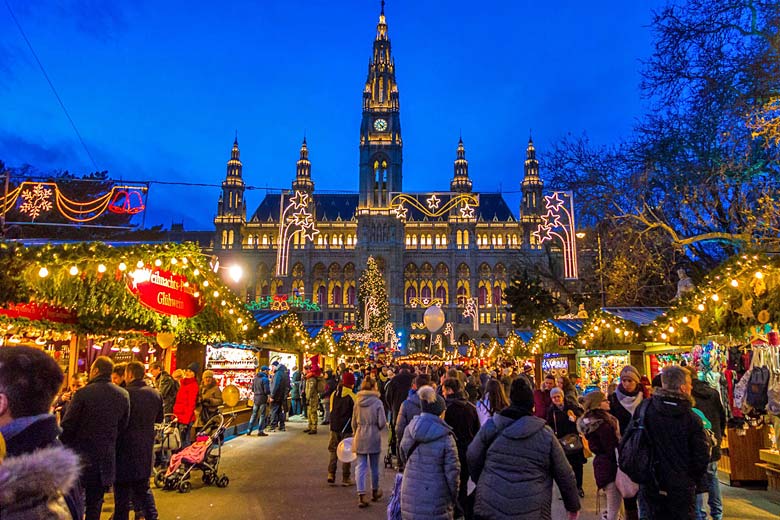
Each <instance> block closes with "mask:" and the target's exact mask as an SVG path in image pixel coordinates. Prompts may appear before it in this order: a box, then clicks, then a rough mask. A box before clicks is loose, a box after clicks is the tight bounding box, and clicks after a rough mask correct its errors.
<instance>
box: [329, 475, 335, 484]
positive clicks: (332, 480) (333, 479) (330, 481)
mask: <svg viewBox="0 0 780 520" xmlns="http://www.w3.org/2000/svg"><path fill="white" fill-rule="evenodd" d="M335 482H336V474H335V473H328V484H334V483H335Z"/></svg>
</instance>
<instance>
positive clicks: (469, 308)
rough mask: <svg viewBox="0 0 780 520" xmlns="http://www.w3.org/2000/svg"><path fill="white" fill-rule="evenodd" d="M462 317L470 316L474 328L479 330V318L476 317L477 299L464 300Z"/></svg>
mask: <svg viewBox="0 0 780 520" xmlns="http://www.w3.org/2000/svg"><path fill="white" fill-rule="evenodd" d="M463 317H464V318H471V320H472V322H473V324H474V330H479V320H478V319H477V299H476V298H469V299H468V300H466V308H465V309H463Z"/></svg>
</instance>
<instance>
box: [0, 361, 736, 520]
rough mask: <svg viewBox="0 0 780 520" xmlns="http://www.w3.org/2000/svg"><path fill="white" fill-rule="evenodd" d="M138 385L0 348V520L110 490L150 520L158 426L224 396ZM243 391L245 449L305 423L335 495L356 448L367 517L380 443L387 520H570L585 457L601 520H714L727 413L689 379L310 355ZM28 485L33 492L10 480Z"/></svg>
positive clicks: (126, 368)
mask: <svg viewBox="0 0 780 520" xmlns="http://www.w3.org/2000/svg"><path fill="white" fill-rule="evenodd" d="M149 372H150V374H151V376H152V377H151V379H148V376H147V374H146V368H145V367H144V365H143V364H141V363H139V362H131V363H128V364H125V365H115V364H114V363H113V362H112V361H111V360H110V359H108V358H106V357H98V358H97V359H96V360H95V362H94V363H93V364H92V366H91V367H90V372H89V374H88V377H84V376H78V375H77V376H74V377H72V378H71V379H70V381H68V385H67V386H66V387H65V388H64V389H62V386H63V382H64V381H63V373H62V370H61V369H60V367H59V366H58V365H57V363H56V362H55V361H54V360H53V359H52V358H51V357H49V356H48V355H47V354H46V353H44V352H42V351H40V350H37V349H33V348H26V347H15V348H4V349H0V460H1V459H2V458H3V455H4V454H5V455H6V460H5V461H4V462H3V463H2V464H0V508H2V511H3V518H4V519H5V518H11V519H16V518H19V519H21V518H73V519H82V518H86V519H87V520H98V519H99V518H100V513H101V510H102V503H103V497H104V494H105V493H106V491H107V490H108V488H109V487H110V486H113V488H114V500H115V510H114V519H116V520H122V519H126V518H128V516H129V512H130V511H131V510H135V511H136V517H137V518H138V517H143V518H145V519H147V520H153V519H156V518H157V516H158V515H157V511H156V506H155V502H154V496H153V494H152V492H151V489H150V486H149V476H150V474H151V472H152V464H153V443H154V436H155V424H156V423H160V422H161V421H163V418H164V417H165V415H168V416H169V417H171V418H174V417H175V420H176V421H177V422H178V425H179V428H180V432H181V439H182V444H183V445H186V444H187V442H188V439H189V436H190V431H191V430H192V428H193V427H194V426H198V425H202V424H204V423H206V422H208V421H209V419H211V417H213V416H214V414H216V413H218V410H219V407H220V406H221V405H222V394H221V392H220V391H219V388H218V386H217V384H216V382H215V380H214V374H213V373H211V371H209V370H206V371H204V372H203V373H202V374H201V378H200V381H198V379H197V374H198V372H199V367H198V365H197V364H196V363H193V364H191V365H189V366H187V367H186V368H185V369H183V370H176V371H174V373H173V374H172V375H171V374H168V373H167V372H166V371H165V370H164V369H163V368H162V366H160V364H158V363H152V364H151V365H150V366H149ZM252 390H253V394H254V395H253V397H254V399H253V403H252V414H251V418H250V420H249V424H248V428H247V432H246V433H247V434H249V435H251V434H253V433H254V432H255V431H257V435H260V436H265V435H268V433H267V432H270V431H284V430H285V429H286V426H285V424H286V420H287V416H288V414H292V415H301V416H303V417H305V420H307V427H306V429H305V430H303V431H304V432H305V433H307V434H309V435H316V434H317V432H318V428H319V427H322V426H326V427H327V428H328V430H329V434H330V438H329V442H328V450H329V452H330V459H329V462H328V468H327V482H328V483H329V484H330V485H337V482H336V475H337V472H338V466H339V457H338V447H339V444H340V443H341V442H342V441H344V440H345V439H348V438H350V437H351V438H352V444H351V450H352V452H353V453H354V454H355V456H356V459H355V461H354V463H350V462H341V479H340V480H341V482H340V484H341V485H343V486H350V487H351V486H355V488H356V491H357V502H358V506H359V507H360V508H366V507H369V506H370V505H371V504H372V503H374V502H378V501H380V500H381V499H382V497H383V493H382V488H381V486H380V475H381V474H380V470H379V466H380V459H381V455H382V452H383V451H384V447H383V442H382V432H383V430H385V429H387V430H388V435H387V437H388V445H387V448H386V452H387V456H386V457H385V464H386V465H392V466H394V467H395V468H396V469H397V470H398V475H399V476H398V477H397V479H398V482H396V490H395V491H394V494H393V496H392V497H391V500H390V504H389V505H390V506H391V507H389V508H388V510H389V511H396V513H397V514H396V515H395V517H396V518H403V519H418V518H420V519H423V518H425V519H429V518H436V519H438V518H441V519H451V518H467V519H471V518H474V519H496V518H521V519H522V518H529V519H531V518H533V519H547V518H551V511H552V501H553V500H554V498H555V497H558V499H560V500H562V504H563V506H564V508H565V510H566V511H567V515H568V518H570V519H574V518H578V515H579V510H580V508H581V501H580V500H581V498H583V497H584V496H585V491H584V490H583V472H584V466H585V465H586V464H587V462H588V461H589V460H592V468H593V470H592V471H593V474H594V477H595V481H596V485H597V487H598V489H599V493H600V494H603V495H604V497H605V499H606V500H605V501H604V502H605V503H606V518H607V519H608V520H616V519H618V518H620V517H621V514H622V515H624V516H623V517H624V518H626V519H627V520H631V519H640V518H641V519H648V520H661V519H663V520H667V519H671V520H674V519H706V518H707V512H706V509H709V517H710V518H712V519H716V520H719V519H721V518H722V515H723V508H722V503H721V498H720V490H719V484H718V480H717V477H716V468H717V460H718V458H719V457H720V449H719V445H720V440H721V438H722V436H723V433H724V429H725V420H724V410H723V407H722V405H721V404H720V399H719V396H718V393H717V391H716V390H715V389H713V388H711V387H710V386H709V385H708V384H707V383H706V382H705V381H700V380H698V379H697V377H696V372H695V371H693V370H690V369H688V368H687V367H678V366H671V367H667V368H665V369H664V371H663V374H662V375H661V376H659V377H657V378H655V379H654V380H653V382H652V383H651V382H650V381H649V380H648V379H647V378H646V377H644V376H642V375H641V374H640V372H639V371H638V370H637V369H636V368H634V367H632V366H625V367H624V368H623V369H622V371H621V372H620V377H619V379H618V380H617V381H616V383H615V385H614V387H611V388H610V391H609V392H608V393H607V394H604V393H602V392H600V391H598V390H596V391H591V392H588V393H587V394H584V393H583V391H582V388H581V386H580V384H579V380H578V379H577V378H576V377H574V376H572V377H557V378H556V377H554V376H553V375H545V376H544V378H543V379H542V383H541V385H539V387H537V386H536V385H535V384H534V378H533V370H532V369H531V367H530V366H524V367H519V366H497V367H495V368H494V369H488V368H479V367H452V366H449V367H448V366H418V367H412V366H409V365H406V364H402V365H399V366H392V365H390V366H389V365H381V364H377V365H369V366H360V365H353V366H347V365H345V364H341V365H339V366H338V367H337V368H336V369H335V370H323V369H322V368H321V367H320V364H319V358H317V357H315V358H313V359H311V360H309V362H308V364H306V365H305V366H304V367H303V369H302V370H300V371H299V370H298V369H297V367H292V371H290V370H288V369H287V367H285V366H284V365H283V364H281V363H279V362H278V361H275V362H274V363H272V364H271V366H270V367H269V366H262V367H260V369H259V370H258V372H257V375H256V377H255V380H254V382H253V388H252ZM638 423H641V425H642V427H643V428H644V430H643V431H644V433H646V435H647V438H648V439H649V448H648V449H650V450H651V458H650V460H652V464H650V466H649V467H648V468H647V472H648V475H649V476H648V477H647V478H644V476H643V477H642V478H641V479H639V480H641V482H638V483H637V484H638V486H637V488H638V493H633V494H632V493H626V492H625V490H624V489H623V487H625V486H623V487H621V486H620V484H619V481H620V478H621V465H620V464H619V460H620V458H621V457H625V456H628V457H631V456H633V455H634V454H633V453H632V452H630V451H629V449H628V448H625V447H623V445H622V443H621V439H622V438H624V437H626V438H628V437H630V436H631V435H632V434H635V431H637V426H638ZM255 428H256V430H255ZM591 457H592V459H591ZM52 460H53V461H57V465H56V467H53V466H52V465H51V464H48V463H47V461H52ZM353 465H354V466H355V468H354V480H353V479H352V473H353V472H352V466H353ZM10 471H14V472H16V478H15V479H12V480H8V475H9V472H10ZM25 472H27V473H28V474H29V475H28V476H29V478H24V477H22V478H19V474H20V473H21V474H22V475H23V476H24V475H25ZM623 476H625V475H623ZM4 478H6V480H5V481H4V480H3V479H4ZM9 482H10V484H9ZM22 482H23V483H24V484H21V483H22ZM553 483H554V484H555V488H557V490H558V491H557V493H554V486H553ZM632 495H633V496H632ZM20 497H23V498H24V500H21V499H20ZM35 510H40V511H42V512H44V511H45V512H48V513H47V514H49V516H45V515H44V514H43V513H41V515H40V516H35V515H34V514H32V513H31V511H35ZM14 515H16V516H14Z"/></svg>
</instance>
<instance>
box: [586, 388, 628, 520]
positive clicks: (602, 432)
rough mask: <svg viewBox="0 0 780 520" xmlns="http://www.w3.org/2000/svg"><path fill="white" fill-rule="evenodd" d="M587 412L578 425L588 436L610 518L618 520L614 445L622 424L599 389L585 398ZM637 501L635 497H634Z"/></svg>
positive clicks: (597, 478) (595, 469) (594, 468)
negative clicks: (610, 409) (610, 410)
mask: <svg viewBox="0 0 780 520" xmlns="http://www.w3.org/2000/svg"><path fill="white" fill-rule="evenodd" d="M583 405H584V406H585V413H584V414H583V416H582V417H580V418H579V419H578V420H577V429H578V430H579V431H580V433H582V434H583V435H585V438H586V439H587V440H588V446H589V447H590V451H592V452H593V455H594V458H593V475H594V476H595V477H596V486H598V488H599V489H603V490H604V491H605V492H606V494H607V517H606V518H607V520H617V519H618V518H619V515H620V504H621V501H622V497H621V495H620V492H619V491H618V489H617V486H616V485H615V478H616V475H617V467H618V466H617V457H616V455H615V449H616V448H617V446H618V444H619V442H620V426H619V424H618V421H617V419H615V417H613V416H612V415H611V414H610V413H609V408H610V403H609V401H608V400H607V398H606V396H605V395H604V394H603V393H602V392H599V391H596V392H591V393H589V394H588V395H586V396H585V398H584V400H583ZM635 502H636V501H635Z"/></svg>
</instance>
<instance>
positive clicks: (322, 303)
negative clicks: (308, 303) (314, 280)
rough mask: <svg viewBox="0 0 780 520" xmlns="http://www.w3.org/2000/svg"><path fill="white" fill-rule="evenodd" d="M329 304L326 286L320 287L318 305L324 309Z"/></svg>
mask: <svg viewBox="0 0 780 520" xmlns="http://www.w3.org/2000/svg"><path fill="white" fill-rule="evenodd" d="M327 303H328V302H327V297H326V289H325V286H324V285H320V286H319V288H318V289H317V304H319V306H320V307H324V306H325V305H326V304H327Z"/></svg>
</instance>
